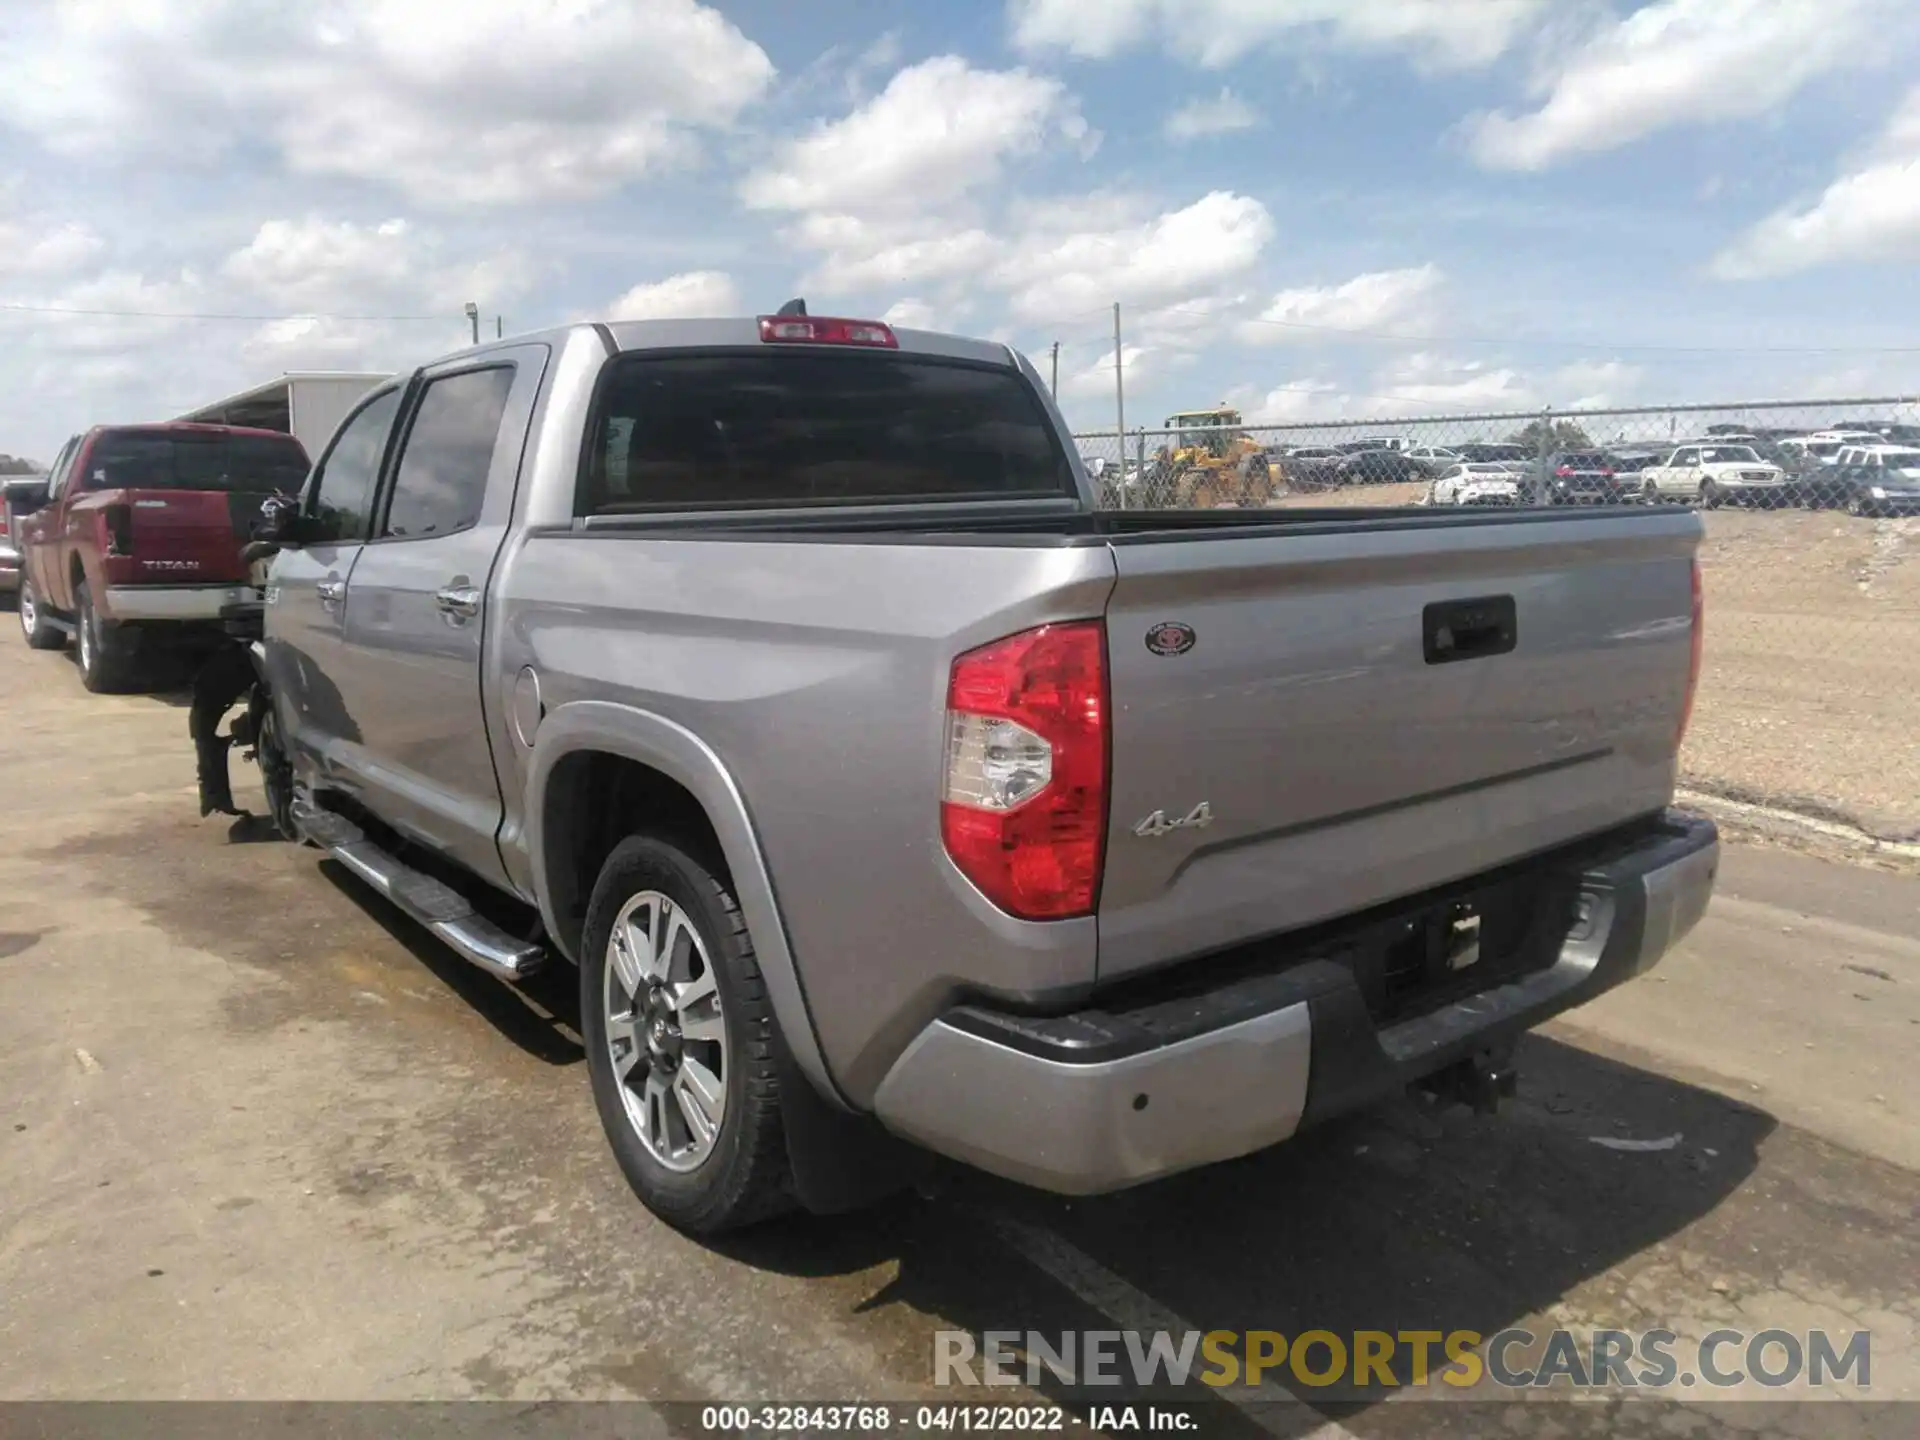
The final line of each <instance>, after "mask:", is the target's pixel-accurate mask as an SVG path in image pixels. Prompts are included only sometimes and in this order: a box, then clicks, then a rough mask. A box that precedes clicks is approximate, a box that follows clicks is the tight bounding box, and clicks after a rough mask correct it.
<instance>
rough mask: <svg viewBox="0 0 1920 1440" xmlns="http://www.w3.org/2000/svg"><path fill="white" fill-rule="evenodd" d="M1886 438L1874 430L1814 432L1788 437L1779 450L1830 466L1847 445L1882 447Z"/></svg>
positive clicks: (1781, 442)
mask: <svg viewBox="0 0 1920 1440" xmlns="http://www.w3.org/2000/svg"><path fill="white" fill-rule="evenodd" d="M1885 443H1886V437H1885V436H1883V435H1881V434H1880V433H1879V432H1877V431H1874V430H1816V431H1814V432H1813V433H1812V434H1810V435H1794V436H1789V437H1788V438H1787V439H1784V440H1782V441H1780V442H1779V444H1780V448H1781V449H1783V450H1786V451H1788V452H1790V453H1792V454H1796V455H1804V456H1806V457H1807V458H1808V459H1810V460H1813V461H1817V462H1818V463H1819V464H1822V465H1831V464H1833V463H1834V461H1835V460H1837V459H1839V457H1840V452H1841V450H1843V449H1844V448H1845V447H1847V446H1849V445H1882V444H1885Z"/></svg>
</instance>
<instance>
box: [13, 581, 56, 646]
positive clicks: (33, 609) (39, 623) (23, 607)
mask: <svg viewBox="0 0 1920 1440" xmlns="http://www.w3.org/2000/svg"><path fill="white" fill-rule="evenodd" d="M16 603H17V604H18V607H19V610H20V633H21V634H23V635H25V636H26V637H27V648H28V649H30V650H58V649H59V648H60V647H61V646H63V645H65V644H66V643H67V637H66V635H65V634H64V633H63V632H62V631H60V630H58V629H56V628H55V627H54V626H53V625H52V624H50V623H49V622H48V620H47V616H46V612H45V611H43V610H42V609H41V608H40V597H39V596H37V595H35V594H34V593H33V581H31V580H29V579H28V578H27V577H26V576H24V575H22V576H21V577H20V595H19V598H18V600H17V602H16Z"/></svg>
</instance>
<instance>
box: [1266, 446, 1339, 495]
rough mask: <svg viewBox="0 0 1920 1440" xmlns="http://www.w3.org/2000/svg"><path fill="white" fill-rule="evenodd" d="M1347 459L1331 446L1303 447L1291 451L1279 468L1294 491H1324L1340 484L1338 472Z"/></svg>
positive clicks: (1281, 475) (1283, 478)
mask: <svg viewBox="0 0 1920 1440" xmlns="http://www.w3.org/2000/svg"><path fill="white" fill-rule="evenodd" d="M1346 458H1347V457H1346V455H1345V454H1344V453H1343V452H1341V451H1339V450H1336V449H1334V448H1333V447H1332V446H1330V445H1301V446H1299V447H1297V448H1295V449H1294V450H1291V451H1289V452H1288V454H1287V456H1286V458H1285V459H1283V460H1282V461H1281V462H1280V464H1279V466H1278V467H1277V468H1278V471H1279V474H1280V478H1281V479H1282V480H1284V481H1285V482H1286V483H1287V485H1288V486H1289V487H1290V488H1292V489H1294V490H1324V489H1326V488H1327V487H1328V486H1329V485H1333V484H1336V483H1338V480H1337V475H1336V472H1337V471H1338V470H1339V467H1340V462H1341V461H1343V460H1345V459H1346Z"/></svg>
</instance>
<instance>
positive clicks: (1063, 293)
mask: <svg viewBox="0 0 1920 1440" xmlns="http://www.w3.org/2000/svg"><path fill="white" fill-rule="evenodd" d="M1273 235H1274V225H1273V217H1272V216H1271V215H1269V214H1268V213H1267V208H1266V206H1264V205H1262V204H1261V203H1260V202H1259V201H1258V200H1254V199H1250V198H1249V197H1247V196H1245V195H1236V194H1234V193H1232V192H1231V191H1226V190H1216V191H1213V192H1212V193H1210V194H1208V195H1204V196H1202V197H1201V198H1200V199H1198V200H1196V201H1194V202H1193V203H1192V204H1191V205H1188V206H1186V207H1184V208H1183V209H1179V210H1173V211H1168V212H1166V213H1164V214H1161V215H1157V216H1154V217H1153V218H1152V219H1150V220H1147V221H1145V222H1143V223H1141V224H1137V225H1128V226H1122V227H1120V228H1117V229H1110V230H1081V231H1074V232H1069V233H1065V234H1061V233H1057V232H1050V231H1037V232H1031V233H1029V234H1027V235H1024V236H1022V237H1021V238H1020V239H1019V240H1018V241H1017V242H1016V243H1015V244H1014V245H1013V247H1012V248H1011V250H1010V251H1009V253H1008V254H1007V255H1006V257H1005V259H1004V260H1002V262H1001V263H1000V264H999V265H998V266H996V267H995V270H994V271H993V273H992V275H991V277H990V278H991V279H992V280H993V281H994V283H995V284H997V285H998V286H1000V287H1002V288H1005V289H1006V290H1007V291H1008V294H1009V301H1010V304H1011V307H1012V310H1013V313H1014V315H1015V316H1016V317H1017V318H1019V319H1021V320H1025V321H1030V322H1038V321H1047V320H1059V319H1064V318H1068V317H1074V316H1079V315H1083V314H1084V312H1086V311H1089V310H1093V309H1096V308H1098V307H1099V306H1100V305H1102V304H1103V303H1107V302H1111V301H1115V300H1118V301H1121V302H1122V303H1123V304H1132V305H1138V306H1142V307H1145V308H1154V307H1161V306H1168V305H1174V304H1181V303H1185V302H1192V301H1195V300H1200V299H1203V298H1205V297H1207V296H1209V295H1211V294H1214V293H1216V292H1217V291H1218V290H1219V288H1220V287H1221V286H1222V285H1223V284H1229V283H1231V282H1233V281H1235V280H1238V279H1240V278H1241V277H1243V276H1245V275H1246V274H1247V272H1248V271H1250V270H1251V269H1252V268H1253V266H1254V265H1255V264H1256V263H1257V262H1258V260H1259V258H1260V255H1261V252H1262V251H1264V250H1265V249H1266V246H1267V242H1268V241H1270V240H1271V239H1272V238H1273Z"/></svg>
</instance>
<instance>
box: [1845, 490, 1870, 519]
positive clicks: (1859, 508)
mask: <svg viewBox="0 0 1920 1440" xmlns="http://www.w3.org/2000/svg"><path fill="white" fill-rule="evenodd" d="M1872 513H1873V512H1872V511H1870V510H1868V509H1867V502H1866V501H1864V500H1862V499H1861V498H1860V492H1859V491H1858V490H1855V491H1853V492H1851V493H1850V494H1849V495H1848V496H1847V514H1849V515H1851V516H1852V517H1853V518H1854V519H1856V520H1865V519H1866V518H1867V517H1868V516H1869V515H1871V514H1872Z"/></svg>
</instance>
